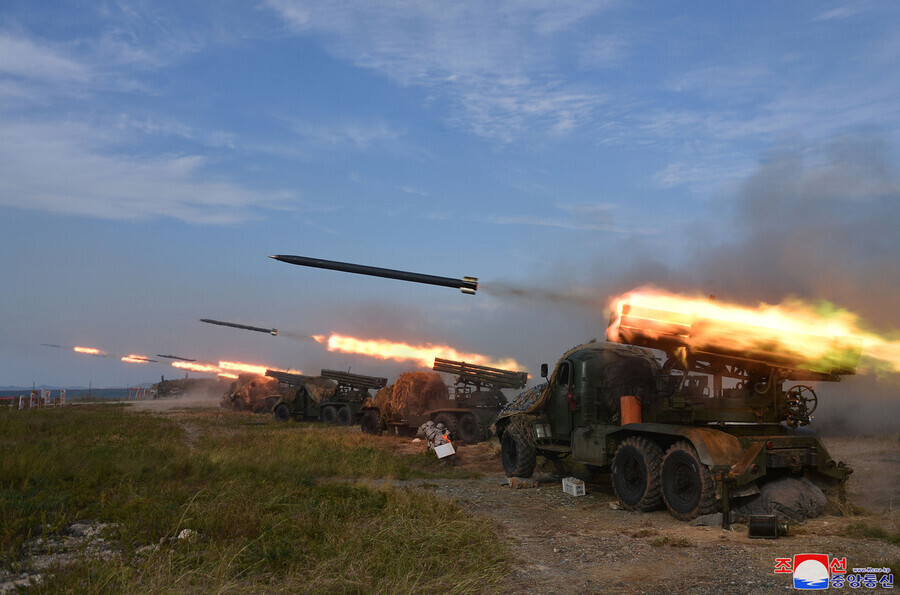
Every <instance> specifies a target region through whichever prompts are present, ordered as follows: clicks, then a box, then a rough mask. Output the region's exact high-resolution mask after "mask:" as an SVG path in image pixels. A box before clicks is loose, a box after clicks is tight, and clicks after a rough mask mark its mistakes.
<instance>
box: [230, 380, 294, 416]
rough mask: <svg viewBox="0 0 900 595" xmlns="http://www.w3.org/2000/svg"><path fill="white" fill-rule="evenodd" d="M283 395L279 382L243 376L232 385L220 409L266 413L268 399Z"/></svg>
mask: <svg viewBox="0 0 900 595" xmlns="http://www.w3.org/2000/svg"><path fill="white" fill-rule="evenodd" d="M280 394H281V388H280V386H279V385H278V381H277V380H275V379H274V378H269V377H267V376H241V377H240V378H238V379H237V380H235V381H234V382H232V383H231V386H230V387H228V390H227V391H225V394H224V395H223V396H222V400H221V401H220V403H219V407H220V408H222V409H230V410H233V411H254V412H255V411H265V410H266V409H267V407H268V403H267V401H266V400H267V399H268V398H269V397H272V396H277V395H280Z"/></svg>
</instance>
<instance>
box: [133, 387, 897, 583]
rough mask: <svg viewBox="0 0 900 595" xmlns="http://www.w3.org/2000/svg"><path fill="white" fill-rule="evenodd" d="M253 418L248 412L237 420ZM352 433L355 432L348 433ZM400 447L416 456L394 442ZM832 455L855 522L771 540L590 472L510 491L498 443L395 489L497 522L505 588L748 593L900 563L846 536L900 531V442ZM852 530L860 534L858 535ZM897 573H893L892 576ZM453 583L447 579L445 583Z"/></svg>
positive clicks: (171, 404) (862, 442) (871, 543)
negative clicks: (583, 480) (845, 471)
mask: <svg viewBox="0 0 900 595" xmlns="http://www.w3.org/2000/svg"><path fill="white" fill-rule="evenodd" d="M134 406H135V407H137V408H139V409H142V410H153V411H166V410H179V409H194V408H208V407H211V406H212V407H214V406H215V404H211V403H201V402H193V401H191V400H167V401H143V402H137V403H135V404H134ZM236 415H249V414H236ZM346 431H348V432H358V431H359V430H358V429H357V428H347V429H346ZM396 441H397V446H396V448H397V450H398V451H402V452H414V451H417V450H424V449H425V445H424V443H422V442H412V441H411V440H410V439H408V438H397V439H396ZM824 442H825V445H826V447H827V448H828V449H829V451H830V452H831V454H832V456H834V457H835V458H836V459H838V460H843V461H845V462H846V463H848V464H849V465H850V466H851V467H853V468H854V473H853V475H852V476H851V477H850V480H849V481H848V484H847V486H846V488H847V494H848V499H849V501H850V503H851V504H852V505H853V507H854V508H855V509H856V513H855V514H854V515H853V516H836V515H826V516H822V517H819V518H816V519H812V520H809V521H807V522H805V523H802V524H797V525H793V526H791V527H790V530H789V534H788V536H786V537H781V538H779V539H777V540H767V539H750V538H749V537H748V536H747V527H746V525H743V524H735V525H733V527H732V529H731V530H730V531H726V530H723V529H722V528H721V527H700V526H691V525H690V524H688V523H684V522H680V521H677V520H675V519H674V518H673V517H672V516H671V515H669V513H668V512H666V511H657V512H652V513H634V512H628V511H624V510H620V509H618V506H617V505H616V498H615V496H614V495H613V492H612V489H611V487H610V484H609V479H608V477H603V476H600V477H595V478H594V479H593V480H592V481H591V482H590V483H588V485H587V494H586V495H585V496H581V497H577V498H576V497H572V496H569V495H567V494H565V493H564V492H563V491H562V487H561V482H560V478H559V476H558V475H553V474H551V473H550V472H555V471H557V470H556V469H553V468H551V467H547V468H545V469H543V470H542V471H540V472H539V473H538V474H536V477H537V479H538V480H539V486H538V487H537V488H531V489H512V488H510V487H508V485H507V482H506V478H505V477H504V475H503V472H502V467H501V465H500V461H499V453H498V450H497V448H496V446H494V445H491V444H488V443H482V444H478V445H474V446H461V447H460V448H459V451H458V454H457V461H456V465H457V466H458V467H461V468H465V469H471V470H474V471H478V472H480V473H482V474H483V475H482V477H481V478H480V479H476V480H444V479H438V480H434V479H431V480H423V481H412V482H397V483H401V484H404V485H412V486H415V487H417V488H419V489H424V490H429V491H431V492H433V493H435V494H439V495H441V496H444V497H447V498H450V499H452V500H454V501H456V502H457V503H459V504H460V505H461V506H462V507H464V508H465V509H466V510H469V511H470V512H472V513H473V514H476V515H479V516H482V517H484V518H485V519H486V520H489V521H491V522H493V523H495V524H496V525H497V526H498V527H499V530H500V533H501V534H502V535H503V538H504V539H506V540H507V541H508V542H509V544H510V545H511V547H512V551H513V554H514V556H515V559H516V561H515V565H514V569H513V571H512V573H511V574H510V576H509V579H508V582H507V584H506V585H505V586H504V588H503V589H502V590H503V591H504V592H511V593H588V592H598V591H599V592H616V593H672V592H685V593H722V592H728V593H750V594H763V593H772V592H778V591H783V590H786V591H790V590H793V588H792V583H791V575H790V574H775V572H774V569H775V559H776V558H789V557H792V556H793V555H794V554H799V553H824V554H828V555H830V556H832V557H838V558H841V557H846V559H847V565H848V568H849V569H852V568H854V567H882V566H884V565H891V564H893V565H894V566H900V546H897V545H893V544H891V543H888V542H887V541H885V540H883V539H878V538H872V537H859V536H848V535H847V533H848V531H849V532H851V533H853V530H852V526H853V525H854V524H855V525H858V524H860V523H863V524H865V525H868V526H872V527H880V528H882V529H884V530H886V531H892V532H894V533H896V532H898V531H900V514H898V513H897V511H896V510H895V508H896V507H897V506H900V501H897V500H898V495H900V437H898V436H897V435H894V436H857V437H853V438H831V439H825V440H824ZM857 533H858V532H857ZM897 570H900V568H895V569H894V571H895V572H896V571H897ZM451 582H452V581H451Z"/></svg>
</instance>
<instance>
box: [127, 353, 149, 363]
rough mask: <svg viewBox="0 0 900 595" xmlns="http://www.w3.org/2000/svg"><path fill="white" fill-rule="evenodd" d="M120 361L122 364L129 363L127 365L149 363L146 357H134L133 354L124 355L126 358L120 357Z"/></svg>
mask: <svg viewBox="0 0 900 595" xmlns="http://www.w3.org/2000/svg"><path fill="white" fill-rule="evenodd" d="M121 359H122V361H123V362H126V363H129V364H149V363H150V358H148V357H147V356H144V355H136V354H134V353H132V354H131V355H126V356H124V357H122V358H121Z"/></svg>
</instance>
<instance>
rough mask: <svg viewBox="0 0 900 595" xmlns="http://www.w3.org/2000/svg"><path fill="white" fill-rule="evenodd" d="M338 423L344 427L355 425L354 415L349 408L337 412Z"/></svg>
mask: <svg viewBox="0 0 900 595" xmlns="http://www.w3.org/2000/svg"><path fill="white" fill-rule="evenodd" d="M337 422H338V424H339V425H342V426H349V425H352V424H353V413H351V412H350V408H349V407H341V408H340V409H338V410H337Z"/></svg>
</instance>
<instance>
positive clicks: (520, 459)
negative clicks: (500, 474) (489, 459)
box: [500, 430, 537, 477]
mask: <svg viewBox="0 0 900 595" xmlns="http://www.w3.org/2000/svg"><path fill="white" fill-rule="evenodd" d="M513 434H514V433H513V432H510V431H509V430H507V431H506V432H503V438H501V439H500V458H501V459H503V470H504V471H506V476H507V477H531V475H532V474H533V473H534V465H535V463H536V457H537V449H536V448H535V447H534V445H533V444H529V443H528V442H526V441H525V440H524V439H523V438H521V437H519V436H515V435H513Z"/></svg>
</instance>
